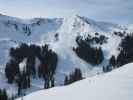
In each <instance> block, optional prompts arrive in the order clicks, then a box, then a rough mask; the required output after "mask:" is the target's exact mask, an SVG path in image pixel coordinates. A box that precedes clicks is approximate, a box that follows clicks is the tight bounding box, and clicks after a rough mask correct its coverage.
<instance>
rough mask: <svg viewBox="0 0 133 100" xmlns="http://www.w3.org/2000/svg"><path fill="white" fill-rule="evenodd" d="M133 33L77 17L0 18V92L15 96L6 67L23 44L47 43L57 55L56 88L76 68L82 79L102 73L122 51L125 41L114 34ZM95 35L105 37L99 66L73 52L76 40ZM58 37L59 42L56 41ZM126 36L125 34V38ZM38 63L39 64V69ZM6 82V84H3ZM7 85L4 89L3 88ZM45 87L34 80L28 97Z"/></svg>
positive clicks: (2, 16) (0, 15)
mask: <svg viewBox="0 0 133 100" xmlns="http://www.w3.org/2000/svg"><path fill="white" fill-rule="evenodd" d="M127 30H128V31H130V32H131V31H132V30H131V28H126V27H124V26H121V25H118V24H112V23H107V22H99V21H94V20H91V19H89V18H86V17H81V16H78V15H74V16H69V17H66V18H54V19H49V18H34V19H30V20H23V19H19V18H15V17H10V16H5V15H2V14H0V77H1V79H0V88H6V89H7V90H9V91H10V93H11V94H12V93H13V92H14V91H16V88H12V87H13V85H9V84H7V83H6V80H4V79H5V76H4V69H5V65H6V63H7V62H8V60H9V59H10V57H9V50H10V48H11V47H14V46H17V45H19V44H20V43H27V44H32V43H34V44H37V45H43V44H46V43H48V44H49V46H50V48H51V49H52V50H54V52H56V53H57V55H58V59H59V60H58V65H57V69H56V73H55V75H54V77H55V84H56V85H62V84H63V81H64V77H65V75H68V74H69V73H70V72H72V71H73V70H74V69H75V68H80V69H81V71H82V73H83V76H84V77H88V76H93V75H96V74H97V73H101V72H102V67H103V65H106V64H107V63H108V59H109V58H110V57H111V56H112V55H115V56H117V55H118V53H119V51H118V47H119V44H120V42H121V39H122V37H120V36H118V35H115V34H113V32H114V31H118V32H119V31H121V32H123V31H127ZM96 32H98V33H99V36H100V35H104V36H105V37H106V38H108V39H107V43H104V44H102V45H93V46H101V47H102V50H103V52H104V57H105V59H104V61H103V62H102V63H101V64H100V65H98V66H92V65H91V64H88V63H86V62H85V61H84V60H82V59H80V58H79V57H78V56H77V55H76V53H75V52H74V51H73V47H76V46H77V43H76V37H77V36H82V37H83V38H86V37H87V36H88V35H90V36H91V37H95V36H96V34H95V33H96ZM57 34H58V38H57V37H55V36H56V35H57ZM124 35H125V34H124ZM37 64H38V60H36V65H37ZM3 80H4V81H3ZM1 84H4V85H1ZM43 86H44V83H43V80H38V79H35V80H34V79H33V80H32V84H31V88H30V89H29V90H28V93H29V92H31V91H35V90H38V89H42V88H43Z"/></svg>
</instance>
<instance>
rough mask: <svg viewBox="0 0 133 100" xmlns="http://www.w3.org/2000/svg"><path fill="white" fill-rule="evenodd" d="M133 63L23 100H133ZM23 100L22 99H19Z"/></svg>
mask: <svg viewBox="0 0 133 100" xmlns="http://www.w3.org/2000/svg"><path fill="white" fill-rule="evenodd" d="M132 66H133V63H130V64H127V65H124V66H123V67H121V68H119V69H116V70H114V71H112V72H109V73H106V74H102V75H98V76H95V77H91V78H87V79H84V80H81V81H79V82H76V83H74V84H71V85H68V86H64V87H55V88H52V89H49V90H41V91H38V92H34V93H31V94H30V95H27V96H25V97H24V98H23V100H132V99H133V85H132V84H133V67H132ZM17 100H21V99H17Z"/></svg>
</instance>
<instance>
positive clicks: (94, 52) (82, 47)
mask: <svg viewBox="0 0 133 100" xmlns="http://www.w3.org/2000/svg"><path fill="white" fill-rule="evenodd" d="M76 42H77V44H78V47H76V48H73V50H74V51H75V52H76V54H77V55H78V56H79V57H80V58H82V59H83V60H85V61H86V62H88V63H90V64H93V65H97V64H100V63H101V62H102V61H103V59H104V56H103V51H102V49H101V48H100V47H99V48H94V47H91V44H90V42H89V41H88V40H87V39H85V40H83V39H82V37H77V38H76Z"/></svg>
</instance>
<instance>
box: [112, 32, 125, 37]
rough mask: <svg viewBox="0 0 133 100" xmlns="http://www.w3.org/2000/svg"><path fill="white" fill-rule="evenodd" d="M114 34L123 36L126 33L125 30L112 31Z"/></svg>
mask: <svg viewBox="0 0 133 100" xmlns="http://www.w3.org/2000/svg"><path fill="white" fill-rule="evenodd" d="M114 34H115V35H117V36H120V37H123V36H124V35H125V34H126V32H114Z"/></svg>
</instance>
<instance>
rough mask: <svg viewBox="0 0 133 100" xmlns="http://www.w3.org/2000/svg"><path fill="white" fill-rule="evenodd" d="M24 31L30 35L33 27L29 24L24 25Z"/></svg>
mask: <svg viewBox="0 0 133 100" xmlns="http://www.w3.org/2000/svg"><path fill="white" fill-rule="evenodd" d="M23 31H24V33H25V34H27V35H30V34H31V29H30V28H29V27H28V26H27V25H24V26H23Z"/></svg>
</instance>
